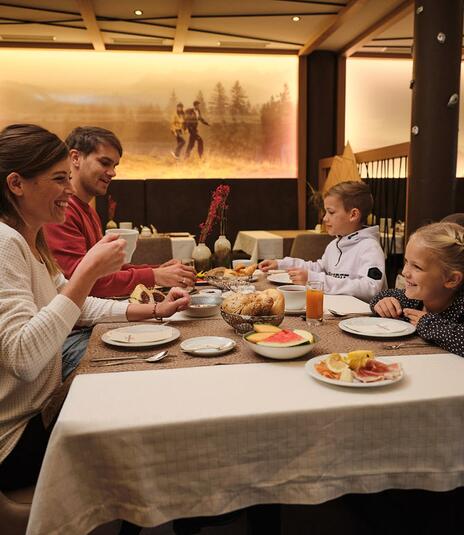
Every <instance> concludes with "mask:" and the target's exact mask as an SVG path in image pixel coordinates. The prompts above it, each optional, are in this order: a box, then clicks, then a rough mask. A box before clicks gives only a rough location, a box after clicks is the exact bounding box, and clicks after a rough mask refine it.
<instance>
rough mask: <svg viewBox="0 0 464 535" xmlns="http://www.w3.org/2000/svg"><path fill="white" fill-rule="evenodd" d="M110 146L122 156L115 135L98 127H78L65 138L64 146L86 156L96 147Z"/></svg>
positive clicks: (120, 147) (119, 143)
mask: <svg viewBox="0 0 464 535" xmlns="http://www.w3.org/2000/svg"><path fill="white" fill-rule="evenodd" d="M101 144H106V145H111V146H112V147H113V148H114V149H116V150H117V151H118V152H119V156H122V145H121V142H120V141H119V139H118V138H117V137H116V134H114V133H113V132H111V130H107V129H106V128H100V127H99V126H78V127H77V128H74V130H73V131H72V132H71V133H70V134H69V135H68V137H67V138H66V145H68V147H69V149H70V150H71V149H76V150H78V151H79V152H82V154H84V155H85V156H88V155H89V154H90V153H91V152H95V151H96V150H97V147H98V145H101Z"/></svg>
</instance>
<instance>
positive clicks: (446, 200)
mask: <svg viewBox="0 0 464 535" xmlns="http://www.w3.org/2000/svg"><path fill="white" fill-rule="evenodd" d="M462 23H463V0H446V2H443V1H437V0H416V1H415V9H414V53H413V82H412V83H413V89H412V120H411V148H410V155H409V172H408V184H407V198H406V225H407V229H406V230H407V234H408V235H409V234H410V233H411V232H413V231H414V230H416V229H417V228H418V227H420V226H421V225H423V224H424V223H427V222H429V221H438V220H440V219H441V218H442V217H444V216H445V215H447V214H449V213H451V212H452V211H453V208H454V182H455V177H456V159H457V142H458V124H459V103H458V102H457V101H456V102H454V103H453V100H455V99H456V98H458V97H459V84H460V71H461V45H462ZM454 95H455V97H453V96H454Z"/></svg>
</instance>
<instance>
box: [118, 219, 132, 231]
mask: <svg viewBox="0 0 464 535" xmlns="http://www.w3.org/2000/svg"><path fill="white" fill-rule="evenodd" d="M119 228H125V229H131V228H132V221H121V223H119Z"/></svg>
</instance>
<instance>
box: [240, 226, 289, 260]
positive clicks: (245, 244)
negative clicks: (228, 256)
mask: <svg viewBox="0 0 464 535" xmlns="http://www.w3.org/2000/svg"><path fill="white" fill-rule="evenodd" d="M233 250H234V251H239V250H240V251H245V253H247V254H249V255H250V256H251V261H252V262H258V260H264V259H267V258H270V259H274V258H282V256H283V250H284V240H283V238H282V237H280V236H277V235H276V234H272V232H267V231H265V230H241V231H240V232H239V233H238V234H237V238H236V239H235V243H234V246H233Z"/></svg>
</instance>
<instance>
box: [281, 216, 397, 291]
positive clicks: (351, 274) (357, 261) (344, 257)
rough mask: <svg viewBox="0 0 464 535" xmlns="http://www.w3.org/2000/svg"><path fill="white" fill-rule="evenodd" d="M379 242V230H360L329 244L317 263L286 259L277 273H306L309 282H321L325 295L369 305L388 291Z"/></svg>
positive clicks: (376, 228) (383, 258)
mask: <svg viewBox="0 0 464 535" xmlns="http://www.w3.org/2000/svg"><path fill="white" fill-rule="evenodd" d="M379 238H380V234H379V227H378V226H374V227H363V228H361V229H360V230H357V231H356V232H353V233H352V234H348V235H347V236H339V237H337V238H336V239H334V240H333V241H331V242H330V243H329V245H327V247H326V249H325V252H324V254H323V255H322V258H321V259H319V260H317V261H316V262H310V261H309V262H305V261H304V260H301V259H300V258H291V257H289V256H286V257H285V258H284V259H283V260H278V261H277V264H278V267H279V269H292V268H293V269H306V270H307V271H308V280H310V281H322V282H323V283H324V292H325V293H326V294H332V295H333V294H345V295H352V296H354V297H357V298H358V299H362V300H363V301H370V300H371V299H372V298H373V297H374V295H376V294H377V293H378V292H380V291H381V290H383V289H385V288H386V287H387V284H386V278H385V256H384V252H383V250H382V248H381V247H380V243H379Z"/></svg>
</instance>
